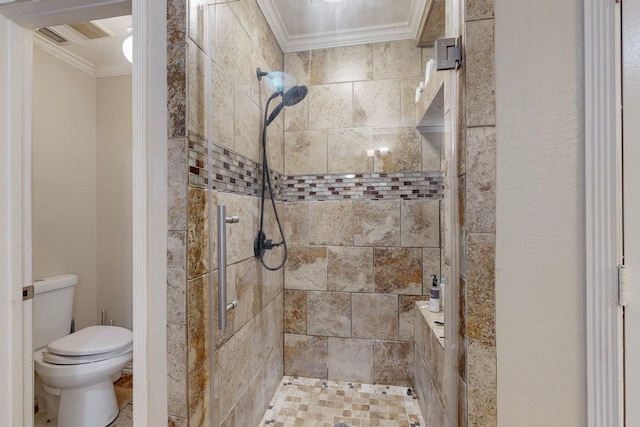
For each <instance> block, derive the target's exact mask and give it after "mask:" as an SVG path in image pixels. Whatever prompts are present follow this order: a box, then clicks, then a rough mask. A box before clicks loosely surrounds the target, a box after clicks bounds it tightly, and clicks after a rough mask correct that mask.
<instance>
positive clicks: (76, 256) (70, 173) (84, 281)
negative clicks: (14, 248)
mask: <svg viewBox="0 0 640 427" xmlns="http://www.w3.org/2000/svg"><path fill="white" fill-rule="evenodd" d="M95 108H96V83H95V79H94V78H93V77H91V76H89V75H87V74H85V73H83V72H81V71H78V70H77V69H75V68H73V67H71V66H69V65H67V64H65V63H63V62H61V61H59V60H57V59H55V58H53V57H52V56H50V55H48V54H46V53H44V52H43V51H42V50H40V48H38V47H35V48H34V50H33V276H34V278H38V277H43V276H50V275H54V274H62V273H73V274H77V275H78V280H79V283H78V286H77V287H76V295H75V301H74V316H75V318H76V325H77V326H78V327H84V326H87V325H92V324H95V320H96V294H97V292H96V239H97V237H96V173H95V169H96V121H95V117H96V114H95V111H96V110H95Z"/></svg>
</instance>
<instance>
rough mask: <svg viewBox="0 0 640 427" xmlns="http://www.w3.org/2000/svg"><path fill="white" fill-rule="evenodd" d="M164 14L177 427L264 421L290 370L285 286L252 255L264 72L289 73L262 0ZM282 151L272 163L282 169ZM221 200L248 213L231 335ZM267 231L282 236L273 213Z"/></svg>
mask: <svg viewBox="0 0 640 427" xmlns="http://www.w3.org/2000/svg"><path fill="white" fill-rule="evenodd" d="M209 3H211V4H209ZM167 18H168V67H169V68H168V88H169V90H168V93H169V130H168V131H169V135H168V136H169V141H168V144H169V145H168V159H169V164H168V185H169V200H168V202H169V206H168V209H169V226H168V229H169V234H168V241H169V244H168V254H167V255H168V259H167V262H168V271H169V275H168V277H169V279H168V283H167V285H168V286H167V300H168V325H167V339H168V371H169V372H168V373H169V378H168V405H169V425H171V426H209V425H210V424H209V423H210V420H211V418H212V417H213V416H214V415H215V418H216V419H215V425H216V426H225V427H236V426H237V427H246V426H251V425H257V424H258V423H259V421H260V418H261V416H262V414H263V413H264V411H265V409H266V407H267V405H268V403H269V400H270V399H271V396H272V395H273V393H274V391H275V389H276V388H277V386H278V383H279V381H280V379H281V377H282V375H283V365H282V360H283V345H282V342H283V324H282V319H283V294H282V288H283V279H282V272H276V273H271V272H268V271H267V270H264V269H263V268H262V267H261V266H260V264H259V263H258V262H257V261H256V260H255V259H254V257H253V246H252V244H253V236H254V234H255V232H256V230H257V227H258V212H259V200H258V198H257V197H255V196H256V194H257V190H256V189H257V188H258V187H257V185H258V182H257V176H258V167H257V165H258V162H259V160H260V154H259V153H260V150H259V137H260V126H261V123H262V119H261V117H262V114H263V113H262V108H263V107H262V106H263V105H264V101H265V100H266V98H265V93H266V90H265V89H264V88H263V85H261V84H259V83H258V81H257V79H256V77H255V69H256V67H261V68H263V69H267V70H269V69H282V60H283V55H282V51H281V50H280V48H279V46H278V44H277V42H276V40H275V38H274V36H273V34H272V33H271V30H270V29H269V28H268V26H267V24H266V22H265V21H264V18H263V16H262V14H261V12H260V10H259V8H258V6H257V4H256V2H255V0H243V1H240V2H223V1H218V2H217V3H216V2H206V1H200V0H189V1H187V0H170V1H169V2H168V11H167ZM207 78H210V79H211V80H210V81H207ZM271 127H272V130H270V135H269V136H270V138H272V139H275V140H276V142H277V141H278V139H279V140H280V141H281V140H282V132H283V131H282V120H280V121H277V122H274V124H272V126H271ZM278 135H279V137H278ZM277 147H278V145H277V143H276V144H275V147H274V149H272V150H271V151H270V155H271V158H270V162H271V166H272V168H275V169H276V171H279V172H282V150H281V148H280V149H278V148H277ZM280 147H281V143H280ZM209 150H211V158H212V162H211V164H212V165H213V166H212V168H211V172H212V174H213V175H212V178H213V179H212V180H211V182H209V177H208V174H209V171H210V169H209V168H210V164H209ZM218 205H225V206H226V207H227V215H237V216H238V217H239V218H240V222H239V223H237V224H228V225H227V261H226V264H227V293H228V300H229V301H231V300H237V301H238V307H237V308H236V309H235V310H232V311H230V312H229V315H228V326H227V328H226V329H225V330H224V331H221V330H220V329H218V328H217V322H215V323H214V325H216V326H215V327H214V328H213V329H212V330H211V331H210V330H209V321H210V318H209V308H210V307H209V289H210V281H211V282H212V284H213V287H211V291H212V292H215V295H214V301H215V307H214V310H213V313H212V314H213V315H214V316H215V319H214V320H217V289H218V283H217V273H218V265H217V244H216V241H215V239H216V233H215V230H216V220H217V218H216V216H217V206H218ZM279 205H280V206H279V208H280V209H281V210H282V203H279ZM265 226H266V229H267V231H268V233H271V234H274V222H273V218H272V216H268V217H267V218H266V219H265ZM210 237H211V239H212V240H213V241H211V242H210V241H209V238H210ZM210 248H211V251H210ZM210 252H212V253H210ZM278 255H279V254H275V253H274V254H273V255H272V256H273V257H277V256H278ZM271 261H272V262H273V260H271ZM211 344H213V345H211ZM211 349H213V352H212V351H211ZM211 358H213V364H214V366H215V368H214V371H213V372H211V371H210V368H209V367H210V362H211ZM212 387H213V395H214V403H213V404H214V408H211V407H210V405H209V394H210V391H211V388H212Z"/></svg>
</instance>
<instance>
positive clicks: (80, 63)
mask: <svg viewBox="0 0 640 427" xmlns="http://www.w3.org/2000/svg"><path fill="white" fill-rule="evenodd" d="M33 44H34V45H35V46H37V47H39V48H40V49H42V50H43V51H45V52H46V53H48V54H49V55H51V56H53V57H54V58H57V59H59V60H60V61H62V62H64V63H65V64H67V65H70V66H72V67H73V68H75V69H77V70H80V71H82V72H83V73H85V74H88V75H89V76H91V77H116V76H124V75H130V74H132V67H131V64H130V63H129V62H127V61H122V62H120V63H114V64H106V65H98V66H96V65H95V64H93V63H92V62H90V61H87V60H86V59H83V58H81V57H79V56H78V55H75V54H73V53H71V52H69V51H68V50H66V49H65V48H64V47H62V46H58V45H56V44H55V43H53V42H52V41H50V40H48V39H47V38H45V37H43V36H41V35H40V34H38V33H33Z"/></svg>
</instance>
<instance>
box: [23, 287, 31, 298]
mask: <svg viewBox="0 0 640 427" xmlns="http://www.w3.org/2000/svg"><path fill="white" fill-rule="evenodd" d="M31 298H33V285H29V286H25V287H23V288H22V301H27V300H30V299H31Z"/></svg>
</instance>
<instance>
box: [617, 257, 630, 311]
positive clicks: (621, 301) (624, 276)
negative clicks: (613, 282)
mask: <svg viewBox="0 0 640 427" xmlns="http://www.w3.org/2000/svg"><path fill="white" fill-rule="evenodd" d="M628 295H629V272H628V271H627V268H626V266H625V265H622V264H621V265H618V305H620V306H621V307H626V306H627V296H628Z"/></svg>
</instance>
